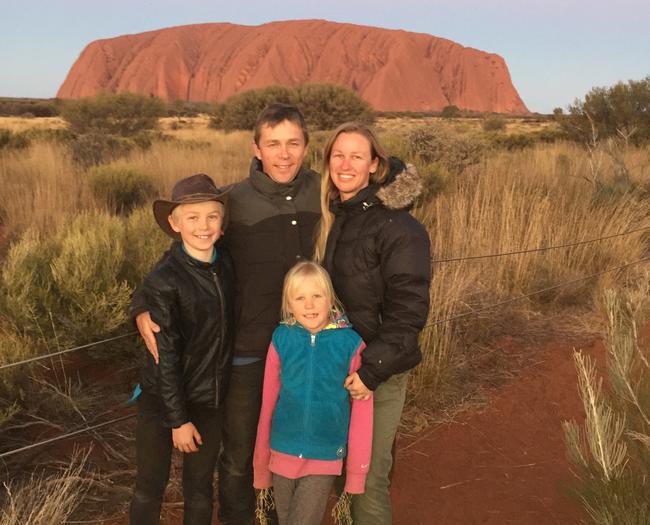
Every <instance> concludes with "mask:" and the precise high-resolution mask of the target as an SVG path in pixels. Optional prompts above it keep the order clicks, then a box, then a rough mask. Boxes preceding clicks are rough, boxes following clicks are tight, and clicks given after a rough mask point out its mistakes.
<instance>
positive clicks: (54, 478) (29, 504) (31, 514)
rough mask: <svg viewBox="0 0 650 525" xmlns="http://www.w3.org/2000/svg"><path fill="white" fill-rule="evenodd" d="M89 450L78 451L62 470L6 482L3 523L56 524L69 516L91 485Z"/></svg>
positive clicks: (1, 511)
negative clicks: (85, 472) (86, 472)
mask: <svg viewBox="0 0 650 525" xmlns="http://www.w3.org/2000/svg"><path fill="white" fill-rule="evenodd" d="M87 459H88V452H83V453H80V452H78V451H75V453H74V454H73V456H72V459H71V460H70V464H69V465H68V466H67V468H65V469H64V470H63V471H62V472H58V473H54V474H49V475H47V474H44V473H41V474H32V476H31V477H30V478H27V479H25V480H23V481H17V480H13V481H12V482H10V483H5V484H4V487H3V488H4V490H3V493H2V494H1V496H0V497H1V500H2V503H3V504H2V506H1V507H0V508H1V510H0V523H2V524H3V525H26V524H29V525H52V524H56V523H68V519H69V518H70V516H71V515H72V513H73V512H74V510H75V509H76V508H77V506H78V505H79V504H80V503H81V501H82V500H83V498H84V495H85V494H86V492H87V491H88V489H89V488H90V484H91V481H92V479H91V478H90V477H88V478H84V477H83V476H82V473H83V470H84V465H85V463H86V460H87Z"/></svg>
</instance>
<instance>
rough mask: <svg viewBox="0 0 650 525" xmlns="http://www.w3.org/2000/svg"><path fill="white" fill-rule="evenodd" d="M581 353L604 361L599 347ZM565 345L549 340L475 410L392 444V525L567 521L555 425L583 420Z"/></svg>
mask: <svg viewBox="0 0 650 525" xmlns="http://www.w3.org/2000/svg"><path fill="white" fill-rule="evenodd" d="M583 350H584V351H585V352H586V353H587V354H589V355H592V356H594V357H596V358H597V359H599V360H602V356H603V354H604V350H603V347H602V344H600V343H593V344H591V345H590V346H588V347H584V348H583ZM572 352H573V348H572V347H571V346H569V345H561V344H550V345H547V346H546V347H545V348H543V350H542V351H541V352H540V353H539V354H537V355H536V361H535V362H534V363H532V364H529V365H528V366H527V367H526V368H525V369H524V370H522V371H520V372H519V373H518V374H517V376H516V377H515V378H514V379H512V380H511V381H510V382H508V383H507V384H505V385H504V386H503V387H502V388H501V389H500V390H499V391H497V392H494V393H493V395H492V396H491V399H490V401H489V402H488V404H487V405H486V406H484V407H483V408H482V409H480V411H478V412H468V413H465V414H463V415H462V416H461V417H459V418H458V419H457V420H456V421H454V422H453V423H449V424H443V425H440V426H437V427H436V428H434V429H432V430H431V429H430V430H428V431H426V432H424V433H423V434H422V435H420V436H418V437H416V438H414V439H411V440H410V442H409V441H407V440H403V441H402V442H400V443H399V452H398V456H397V464H396V468H395V477H394V478H393V501H394V505H395V525H430V524H443V523H444V524H447V525H454V524H458V525H461V524H462V525H470V524H478V523H481V524H494V525H497V524H508V523H516V524H520V525H546V524H549V525H551V524H562V525H568V524H575V523H579V522H580V520H581V518H583V517H584V515H583V512H582V509H581V507H580V505H579V504H578V503H577V501H575V500H574V499H572V498H571V497H570V496H569V495H568V491H567V490H566V489H567V487H568V485H569V484H570V483H571V481H572V474H571V470H570V464H569V462H568V460H567V458H566V451H565V450H566V449H565V445H564V441H563V433H562V426H561V424H562V421H564V420H568V419H576V420H578V421H582V419H583V418H584V412H583V409H582V402H581V400H580V397H579V395H578V387H577V376H576V372H575V368H574V365H573V357H572Z"/></svg>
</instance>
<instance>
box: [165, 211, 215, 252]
mask: <svg viewBox="0 0 650 525" xmlns="http://www.w3.org/2000/svg"><path fill="white" fill-rule="evenodd" d="M223 215H224V207H223V204H221V203H220V202H217V201H203V202H195V203H188V204H180V205H178V206H176V207H175V208H174V210H173V211H172V214H171V215H170V216H169V218H168V220H169V224H170V226H171V227H172V230H174V231H175V232H177V233H180V235H181V238H182V239H183V244H184V245H185V249H186V250H187V253H189V254H190V255H191V256H192V257H194V258H195V259H199V260H200V261H205V262H209V261H210V259H211V258H212V247H213V246H214V243H215V242H217V240H218V239H219V237H221V235H222V234H223V230H222V224H223Z"/></svg>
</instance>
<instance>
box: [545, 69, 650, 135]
mask: <svg viewBox="0 0 650 525" xmlns="http://www.w3.org/2000/svg"><path fill="white" fill-rule="evenodd" d="M568 109H569V112H568V114H567V115H562V114H556V115H555V116H556V118H557V119H558V122H559V123H560V125H561V126H562V129H563V130H564V132H565V133H566V135H567V137H568V138H569V139H571V140H576V141H578V142H583V143H584V142H590V141H591V140H593V134H594V131H595V133H596V135H597V138H598V139H604V138H607V137H624V138H625V139H626V140H627V141H630V142H631V143H632V144H636V145H639V144H642V143H644V142H646V141H648V140H650V76H647V77H646V78H644V79H642V80H638V81H635V80H630V81H628V82H627V83H624V82H619V83H618V84H615V85H614V86H611V87H596V88H593V89H592V90H591V91H590V92H589V93H587V94H586V95H585V99H584V101H582V100H576V101H575V102H574V103H573V104H572V105H570V106H569V108H568Z"/></svg>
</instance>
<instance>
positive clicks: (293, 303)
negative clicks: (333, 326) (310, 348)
mask: <svg viewBox="0 0 650 525" xmlns="http://www.w3.org/2000/svg"><path fill="white" fill-rule="evenodd" d="M287 304H288V310H289V312H290V313H291V314H292V315H293V316H294V317H295V319H296V321H298V322H299V323H300V324H301V325H302V326H303V327H304V328H305V329H307V330H309V331H310V332H311V333H312V334H315V333H317V332H320V331H321V330H322V329H323V328H325V327H326V326H327V325H328V324H329V322H330V315H329V314H330V310H331V309H332V301H331V299H330V298H329V297H327V293H326V292H325V290H323V288H322V287H321V286H319V284H318V282H317V281H316V279H314V278H313V277H305V278H304V279H302V280H301V281H299V282H298V285H297V286H295V287H293V290H291V292H290V293H289V297H288V298H287Z"/></svg>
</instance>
